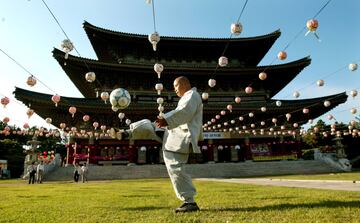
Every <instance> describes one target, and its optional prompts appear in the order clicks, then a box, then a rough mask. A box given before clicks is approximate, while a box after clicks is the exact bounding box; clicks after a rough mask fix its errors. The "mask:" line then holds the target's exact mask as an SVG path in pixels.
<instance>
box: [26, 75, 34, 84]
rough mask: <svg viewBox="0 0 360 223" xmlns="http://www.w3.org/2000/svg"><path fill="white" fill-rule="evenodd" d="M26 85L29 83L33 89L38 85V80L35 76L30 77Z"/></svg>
mask: <svg viewBox="0 0 360 223" xmlns="http://www.w3.org/2000/svg"><path fill="white" fill-rule="evenodd" d="M26 83H27V85H29V86H30V87H32V86H34V85H35V84H36V78H35V77H34V76H33V75H31V76H30V77H28V79H27V81H26Z"/></svg>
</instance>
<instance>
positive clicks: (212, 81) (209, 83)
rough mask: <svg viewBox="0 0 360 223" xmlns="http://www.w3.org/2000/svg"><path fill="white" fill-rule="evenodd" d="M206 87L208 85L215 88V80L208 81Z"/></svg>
mask: <svg viewBox="0 0 360 223" xmlns="http://www.w3.org/2000/svg"><path fill="white" fill-rule="evenodd" d="M208 85H209V86H210V87H215V85H216V80H215V79H209V81H208Z"/></svg>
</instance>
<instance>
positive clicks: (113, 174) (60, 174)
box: [45, 160, 340, 181]
mask: <svg viewBox="0 0 360 223" xmlns="http://www.w3.org/2000/svg"><path fill="white" fill-rule="evenodd" d="M186 170H187V171H188V173H189V174H190V175H191V176H192V177H194V178H241V177H256V176H274V175H288V174H316V173H333V172H340V171H339V170H336V169H335V168H333V167H331V166H329V165H328V164H326V163H324V162H321V161H316V160H301V161H300V160H299V161H272V162H252V161H247V162H239V163H212V164H210V163H206V164H188V165H186ZM73 171H74V168H73V166H68V167H59V168H57V169H56V170H54V171H53V172H51V173H48V174H46V175H45V180H48V181H56V180H60V181H66V180H73ZM165 177H168V175H167V171H166V168H165V165H162V164H154V165H133V166H125V165H117V166H92V165H90V166H89V175H88V178H89V180H116V179H141V178H165Z"/></svg>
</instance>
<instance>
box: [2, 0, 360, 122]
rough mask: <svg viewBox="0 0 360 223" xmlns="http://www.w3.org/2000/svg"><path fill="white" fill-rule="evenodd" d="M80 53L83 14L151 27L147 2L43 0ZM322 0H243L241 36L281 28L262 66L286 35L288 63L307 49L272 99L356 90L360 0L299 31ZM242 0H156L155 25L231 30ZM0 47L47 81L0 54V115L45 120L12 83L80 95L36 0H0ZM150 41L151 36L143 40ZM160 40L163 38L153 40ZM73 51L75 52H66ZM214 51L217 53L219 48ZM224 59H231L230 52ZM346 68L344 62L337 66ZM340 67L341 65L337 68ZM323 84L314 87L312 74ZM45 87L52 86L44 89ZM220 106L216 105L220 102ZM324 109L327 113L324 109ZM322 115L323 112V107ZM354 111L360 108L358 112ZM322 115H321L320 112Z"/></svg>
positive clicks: (187, 32)
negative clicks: (3, 101) (3, 104)
mask: <svg viewBox="0 0 360 223" xmlns="http://www.w3.org/2000/svg"><path fill="white" fill-rule="evenodd" d="M45 2H46V3H47V4H48V6H49V7H50V9H51V10H52V12H53V13H54V15H55V16H56V17H57V19H58V21H59V22H60V24H61V26H62V27H63V29H64V30H65V32H66V33H67V35H68V36H69V37H70V39H71V41H72V42H73V43H74V44H75V47H76V48H77V50H78V51H79V52H80V54H81V56H82V57H86V58H92V59H96V55H95V53H94V51H93V49H92V47H91V44H90V42H89V40H88V38H87V36H86V34H85V32H84V30H83V28H82V23H83V22H84V21H85V20H86V21H88V22H90V23H92V24H93V25H96V26H99V27H103V28H106V29H111V30H115V31H122V32H129V33H138V34H146V35H147V34H150V33H152V32H153V20H152V8H151V5H148V4H146V3H145V0H131V1H130V0H116V1H115V0H103V1H99V0H97V1H95V0H86V1H85V0H76V1H74V0H72V1H70V0H62V1H55V0H47V1H45ZM326 2H327V0H316V1H314V0H302V1H298V0H249V1H248V4H247V6H246V8H245V10H244V12H243V14H242V16H241V19H240V22H241V23H242V25H243V27H244V30H243V33H242V34H241V37H252V36H258V35H264V34H267V33H270V32H273V31H275V30H277V29H280V30H281V32H282V34H281V36H280V38H279V39H278V40H277V41H276V42H275V44H274V46H273V47H272V48H271V49H270V51H269V52H268V53H267V55H266V56H265V58H264V59H263V60H262V61H261V63H260V65H268V64H269V63H271V62H272V61H273V60H274V58H276V55H277V53H278V52H279V51H280V50H282V49H284V47H285V46H286V45H287V44H288V43H289V42H291V45H290V46H289V48H288V49H287V50H286V51H287V53H288V58H287V59H286V60H285V61H279V60H276V61H275V64H277V63H279V64H281V63H287V62H290V61H293V60H297V59H300V58H303V57H306V56H310V57H311V58H312V63H311V65H310V66H309V67H307V68H306V69H304V70H303V71H302V72H301V73H300V74H299V75H298V76H297V77H296V78H295V79H294V80H293V81H292V82H291V83H289V84H288V85H287V87H285V88H284V89H283V90H282V91H281V92H280V93H279V94H278V95H276V96H275V97H274V98H276V99H293V97H292V93H293V92H294V91H295V90H298V91H299V92H300V94H301V96H300V98H299V99H304V98H311V97H320V96H324V95H328V94H335V93H339V92H343V91H346V92H347V93H349V91H351V90H352V89H357V90H358V91H359V92H360V71H359V70H358V71H355V72H350V71H349V70H348V69H347V68H345V67H347V65H348V64H349V63H352V62H357V63H360V53H359V52H360V42H359V39H360V28H359V21H360V14H359V11H360V1H358V0H345V1H340V0H332V1H331V2H330V4H328V5H327V7H326V8H324V10H323V11H322V12H321V13H320V14H319V15H318V16H317V17H316V19H318V21H319V28H318V31H317V33H318V34H319V36H320V39H321V42H319V41H317V40H316V38H315V37H314V35H312V34H309V35H308V36H306V37H305V36H304V34H305V31H304V33H302V34H301V35H300V36H299V37H298V38H297V39H295V40H294V41H292V40H293V38H294V37H295V36H296V35H297V33H298V32H299V31H300V30H302V29H303V27H305V23H306V21H307V20H308V19H310V18H312V17H313V16H314V15H315V14H316V13H317V12H318V11H319V10H320V8H321V7H322V6H323V5H324V4H325V3H326ZM244 3H245V0H226V1H218V0H196V1H194V0H192V1H191V0H182V1H179V0H155V13H156V28H157V31H158V32H159V33H160V35H162V36H186V37H221V38H227V37H229V36H230V31H229V30H230V24H231V23H233V22H234V21H236V20H237V18H238V16H239V14H240V12H241V9H242V7H243V5H244ZM0 33H1V35H0V49H2V50H3V51H5V52H6V53H8V54H9V55H10V56H12V57H13V58H14V59H15V60H17V61H18V62H19V63H20V64H21V65H22V66H24V67H25V68H26V69H27V70H29V71H30V72H31V73H32V74H33V75H35V76H36V77H37V78H38V79H40V80H41V81H42V82H43V83H45V84H46V86H44V85H42V84H41V83H38V84H37V85H35V86H34V87H29V86H27V85H26V83H25V82H26V79H27V77H28V76H29V74H28V73H26V72H25V71H24V70H23V69H21V68H20V67H19V66H18V65H16V64H15V63H14V62H13V61H11V60H10V59H8V58H7V57H6V56H5V55H4V54H2V53H0V75H1V81H0V94H1V95H0V96H1V97H4V96H7V97H9V98H10V100H11V102H10V104H9V105H8V106H7V108H6V109H4V108H0V118H1V119H3V118H4V117H5V116H8V117H9V118H10V120H11V121H10V124H16V125H18V126H22V125H23V124H24V123H25V122H28V123H29V124H30V126H33V125H37V126H40V125H42V126H47V124H46V123H45V121H43V120H42V119H41V118H40V117H39V116H37V115H34V116H33V117H31V118H30V119H28V118H27V115H26V110H27V108H26V107H25V106H24V105H22V103H21V102H18V103H16V102H15V101H14V100H15V99H14V97H13V95H12V92H13V91H14V86H18V87H21V88H25V89H30V90H33V91H37V92H42V93H49V94H53V93H54V92H56V93H57V94H59V95H62V96H69V97H82V95H81V94H80V93H79V92H78V90H77V89H76V87H75V86H74V85H73V84H72V82H71V81H70V80H69V79H68V77H67V75H66V74H65V72H64V71H63V70H62V69H61V67H60V66H59V64H58V63H57V62H56V61H55V59H54V58H53V57H52V54H51V51H52V49H53V47H57V48H59V47H60V44H61V42H62V40H63V39H65V36H64V34H63V33H62V31H61V29H60V28H59V26H58V25H57V23H56V22H55V20H54V19H53V18H52V16H51V14H50V13H49V11H48V10H47V8H46V7H45V5H44V4H43V2H42V1H41V0H30V1H28V0H15V1H14V0H0ZM149 44H150V43H149ZM159 44H161V42H160V43H159ZM71 54H73V55H76V52H71ZM219 56H220V55H219ZM229 59H230V58H229ZM341 68H344V69H341ZM339 69H341V70H340V71H339V72H336V73H334V72H335V71H337V70H339ZM318 79H324V81H325V85H324V86H323V87H321V88H320V87H317V86H316V81H317V80H318ZM48 88H50V89H51V90H49V89H48ZM353 107H356V108H358V110H360V103H359V97H357V98H355V99H352V98H351V97H349V99H348V102H346V103H345V104H343V105H341V106H339V107H337V108H335V109H333V110H332V111H331V112H330V113H331V114H333V115H334V117H335V118H336V119H337V120H338V121H342V122H346V123H347V122H349V121H350V120H351V119H354V116H353V115H352V114H351V113H350V109H351V108H353ZM219 111H220V109H219ZM327 114H328V113H327ZM325 115H326V114H325ZM357 115H358V114H357ZM321 118H322V119H323V120H324V119H326V118H325V116H323V117H321Z"/></svg>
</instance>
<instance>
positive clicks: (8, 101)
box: [1, 97, 10, 108]
mask: <svg viewBox="0 0 360 223" xmlns="http://www.w3.org/2000/svg"><path fill="white" fill-rule="evenodd" d="M9 103H10V99H9V98H8V97H3V98H1V104H2V105H3V106H4V108H6V105H8V104H9Z"/></svg>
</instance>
